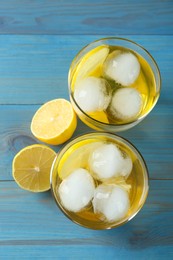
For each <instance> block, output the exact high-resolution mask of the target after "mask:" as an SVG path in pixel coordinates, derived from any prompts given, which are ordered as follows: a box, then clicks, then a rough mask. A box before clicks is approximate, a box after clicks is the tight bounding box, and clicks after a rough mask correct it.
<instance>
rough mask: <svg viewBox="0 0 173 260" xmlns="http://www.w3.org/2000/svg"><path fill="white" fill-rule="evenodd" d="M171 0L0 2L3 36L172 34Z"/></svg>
mask: <svg viewBox="0 0 173 260" xmlns="http://www.w3.org/2000/svg"><path fill="white" fill-rule="evenodd" d="M172 15H173V2H172V1H171V0H165V1H162V0H152V1H150V0H147V1H146V0H141V1H137V0H131V1H130V2H128V1H124V0H123V1H122V0H116V1H115V0H108V1H105V0H95V1H91V0H82V1H80V0H75V1H70V0H66V1H50V0H44V1H41V0H37V1H29V0H25V1H23V0H6V1H1V8H0V33H1V34H73V35H74V34H81V35H83V34H97V35H98V34H107V35H110V34H111V35H112V34H114V35H115V34H172V33H173V20H172Z"/></svg>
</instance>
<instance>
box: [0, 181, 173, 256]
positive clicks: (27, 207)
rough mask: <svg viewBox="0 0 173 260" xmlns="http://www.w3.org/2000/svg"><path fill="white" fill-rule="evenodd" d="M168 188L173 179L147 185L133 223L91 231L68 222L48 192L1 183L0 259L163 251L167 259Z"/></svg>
mask: <svg viewBox="0 0 173 260" xmlns="http://www.w3.org/2000/svg"><path fill="white" fill-rule="evenodd" d="M172 186H173V181H162V182H161V181H156V180H155V181H151V182H150V193H149V197H148V199H147V203H146V204H145V206H144V208H143V209H142V210H141V211H140V213H139V214H138V215H137V216H136V217H135V218H134V219H133V220H132V221H130V222H129V223H128V224H126V225H124V226H122V227H119V228H117V229H113V230H107V231H94V230H89V229H85V228H82V227H80V226H78V225H76V224H73V223H72V222H71V221H70V220H69V219H67V218H66V217H65V216H64V215H63V213H62V212H61V211H60V210H59V209H58V208H57V206H56V204H55V203H54V201H53V199H52V197H51V194H50V192H46V193H42V194H34V193H29V192H27V191H24V190H21V189H20V188H19V187H17V185H16V184H15V183H14V182H0V205H1V208H0V211H1V214H0V256H1V257H8V256H10V257H13V256H18V257H19V256H20V257H31V256H32V257H35V256H42V257H43V259H44V256H45V257H47V259H52V257H55V258H56V259H57V257H63V256H65V257H67V259H76V257H77V258H80V259H81V257H82V256H83V257H84V259H96V257H99V259H112V258H111V257H116V259H122V257H123V259H137V258H139V257H140V259H146V255H147V259H164V258H163V257H165V252H166V256H167V258H166V259H171V256H172V257H173V251H172V246H173V222H172V219H173V200H172V197H173V189H172ZM158 194H159V196H158ZM10 220H11V221H10ZM20 249H22V250H20ZM73 254H74V255H73ZM106 256H107V258H106ZM134 257H137V258H134ZM168 257H169V258H168ZM3 259H4V258H3ZM22 259H23V258H22ZM60 259H61V258H60ZM82 259H83V258H82Z"/></svg>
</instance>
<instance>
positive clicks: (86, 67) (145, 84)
mask: <svg viewBox="0 0 173 260" xmlns="http://www.w3.org/2000/svg"><path fill="white" fill-rule="evenodd" d="M101 48H102V49H103V48H107V50H108V52H107V53H106V54H105V56H104V53H103V55H102V56H101V58H100V57H99V55H100V54H99V52H100V49H101ZM114 51H121V52H122V53H129V52H131V53H133V54H134V55H135V56H136V58H137V59H138V61H139V63H140V73H139V75H138V77H137V79H136V80H135V82H133V84H131V85H129V86H128V87H130V88H134V89H136V90H138V91H139V93H140V94H141V97H142V107H141V110H140V112H139V113H138V114H137V115H136V116H135V117H133V118H130V119H119V118H116V117H115V116H112V115H111V113H110V107H109V106H108V108H107V109H106V110H105V111H98V112H97V111H93V112H91V113H88V115H89V116H90V117H92V118H94V119H96V120H98V121H100V122H103V123H107V124H124V123H128V122H132V121H134V120H136V119H138V118H141V117H142V116H144V115H145V114H147V113H148V112H149V111H150V110H151V108H152V107H153V105H154V104H155V102H156V101H157V99H158V95H159V93H158V91H157V90H156V82H155V78H154V74H153V72H152V69H151V67H150V65H149V64H148V62H147V61H146V60H145V59H144V58H143V57H142V56H141V55H139V54H138V53H136V52H134V51H132V50H130V49H127V48H124V47H120V46H99V47H96V48H94V49H92V50H91V51H89V52H88V53H86V54H85V55H84V56H83V57H82V58H81V59H80V60H79V62H78V63H77V64H76V66H74V68H73V69H72V70H71V73H70V85H71V91H72V95H73V94H74V91H75V86H76V82H78V80H82V79H85V78H86V77H90V76H93V77H97V78H103V79H105V80H106V81H107V82H108V83H109V85H110V86H111V91H112V93H114V92H115V91H116V90H117V89H119V88H124V86H122V85H121V84H118V83H117V82H116V81H114V80H111V79H110V78H109V77H107V76H105V73H104V62H105V60H106V58H107V57H108V55H111V53H112V52H114ZM97 53H98V55H97ZM97 61H98V62H97Z"/></svg>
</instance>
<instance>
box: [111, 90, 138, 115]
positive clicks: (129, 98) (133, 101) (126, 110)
mask: <svg viewBox="0 0 173 260" xmlns="http://www.w3.org/2000/svg"><path fill="white" fill-rule="evenodd" d="M141 108H142V97H141V94H140V93H139V91H137V90H136V89H134V88H120V89H118V90H117V91H116V92H115V93H114V95H113V97H112V101H111V105H110V112H111V113H112V115H113V116H114V117H116V118H119V119H130V118H133V117H135V116H137V114H139V112H140V111H141Z"/></svg>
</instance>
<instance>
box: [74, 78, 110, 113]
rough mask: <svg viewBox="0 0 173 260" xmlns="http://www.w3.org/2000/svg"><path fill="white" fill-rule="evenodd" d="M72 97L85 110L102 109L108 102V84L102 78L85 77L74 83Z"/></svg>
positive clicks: (104, 108) (105, 107)
mask: <svg viewBox="0 0 173 260" xmlns="http://www.w3.org/2000/svg"><path fill="white" fill-rule="evenodd" d="M74 98H75V100H76V102H77V104H78V105H79V106H80V108H81V109H82V110H83V111H85V112H94V111H103V110H106V109H107V107H108V105H109V103H110V99H111V94H110V86H109V84H108V82H107V81H106V80H104V79H102V78H96V77H87V78H85V79H83V80H81V81H79V82H78V83H77V84H76V85H75V91H74Z"/></svg>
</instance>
